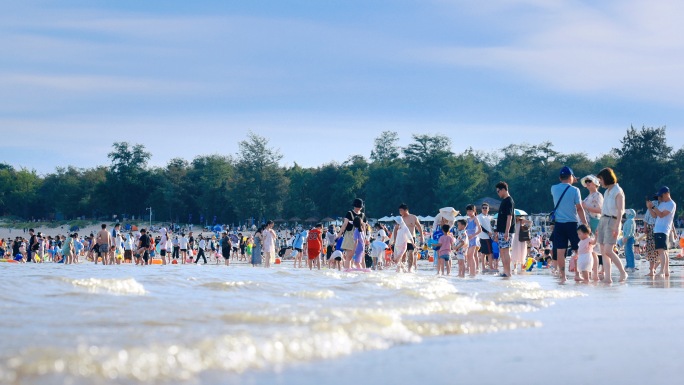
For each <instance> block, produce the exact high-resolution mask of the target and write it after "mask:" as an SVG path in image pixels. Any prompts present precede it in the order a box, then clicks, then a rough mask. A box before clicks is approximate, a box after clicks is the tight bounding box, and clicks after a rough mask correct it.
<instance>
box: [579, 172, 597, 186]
mask: <svg viewBox="0 0 684 385" xmlns="http://www.w3.org/2000/svg"><path fill="white" fill-rule="evenodd" d="M587 179H589V180H590V181H592V183H594V184H595V185H596V186H597V187H598V186H601V182H600V181H599V179H598V178H597V177H596V175H594V174H589V175H587V176H585V177H584V178H582V186H584V187H587Z"/></svg>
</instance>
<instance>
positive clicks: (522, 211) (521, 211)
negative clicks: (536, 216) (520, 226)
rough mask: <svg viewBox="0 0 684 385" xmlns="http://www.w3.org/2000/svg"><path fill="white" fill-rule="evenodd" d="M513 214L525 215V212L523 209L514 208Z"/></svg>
mask: <svg viewBox="0 0 684 385" xmlns="http://www.w3.org/2000/svg"><path fill="white" fill-rule="evenodd" d="M515 215H516V216H521V215H527V213H526V212H525V211H524V210H520V209H515Z"/></svg>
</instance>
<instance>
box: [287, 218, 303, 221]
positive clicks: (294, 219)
mask: <svg viewBox="0 0 684 385" xmlns="http://www.w3.org/2000/svg"><path fill="white" fill-rule="evenodd" d="M301 220H302V218H299V217H292V218H290V222H300V221H301Z"/></svg>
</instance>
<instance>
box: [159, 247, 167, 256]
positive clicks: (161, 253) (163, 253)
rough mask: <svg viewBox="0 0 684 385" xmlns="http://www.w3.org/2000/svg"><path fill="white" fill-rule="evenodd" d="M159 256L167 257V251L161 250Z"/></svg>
mask: <svg viewBox="0 0 684 385" xmlns="http://www.w3.org/2000/svg"><path fill="white" fill-rule="evenodd" d="M159 255H161V256H162V257H166V249H161V250H159Z"/></svg>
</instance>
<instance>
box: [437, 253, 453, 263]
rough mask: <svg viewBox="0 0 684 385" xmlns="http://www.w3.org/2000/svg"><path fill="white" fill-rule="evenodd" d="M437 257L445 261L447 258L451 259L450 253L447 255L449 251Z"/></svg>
mask: <svg viewBox="0 0 684 385" xmlns="http://www.w3.org/2000/svg"><path fill="white" fill-rule="evenodd" d="M439 257H440V258H442V259H443V260H445V261H448V260H450V259H451V255H449V253H447V254H442V255H440V256H439Z"/></svg>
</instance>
